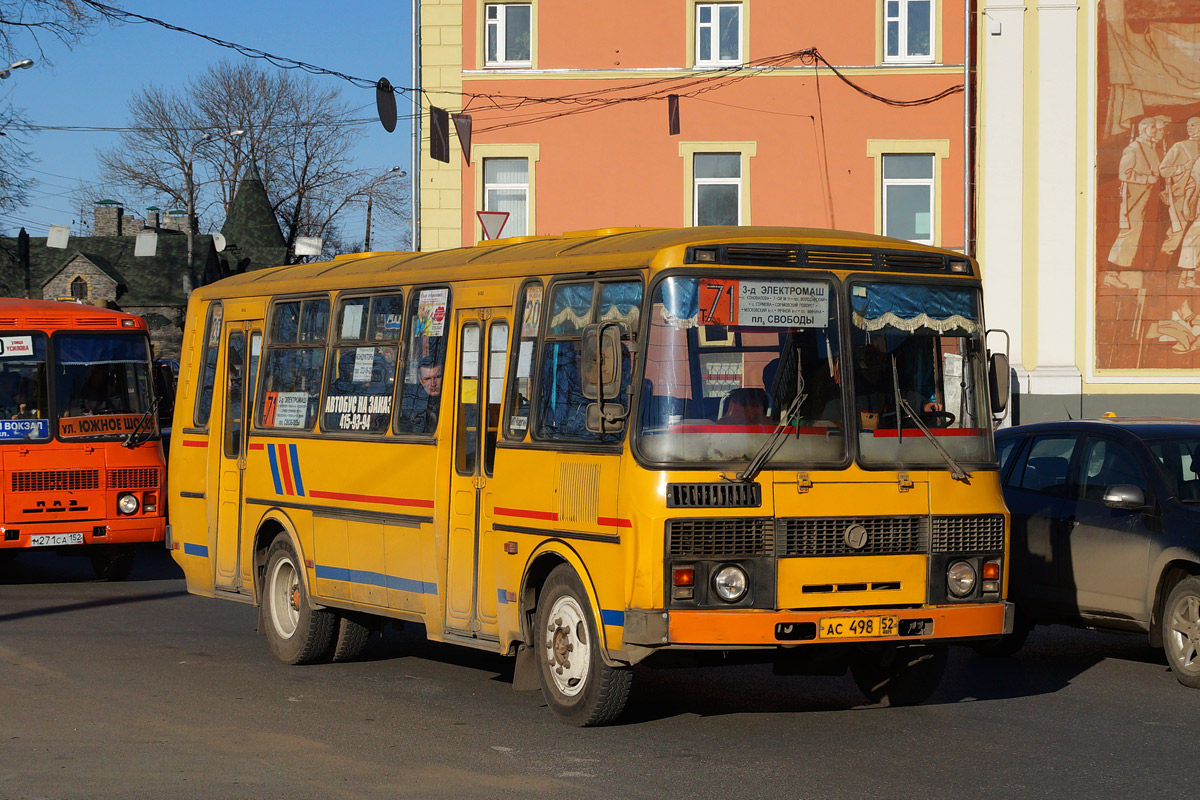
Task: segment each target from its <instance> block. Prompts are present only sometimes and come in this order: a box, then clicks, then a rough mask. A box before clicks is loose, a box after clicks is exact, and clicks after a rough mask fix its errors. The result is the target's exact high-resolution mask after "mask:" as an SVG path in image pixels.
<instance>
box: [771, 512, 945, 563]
mask: <svg viewBox="0 0 1200 800" xmlns="http://www.w3.org/2000/svg"><path fill="white" fill-rule="evenodd" d="M776 530H777V535H778V539H779V555H780V556H878V555H906V554H910V553H927V552H929V517H927V516H909V517H817V518H798V519H781V520H779V524H778V526H777V528H776Z"/></svg>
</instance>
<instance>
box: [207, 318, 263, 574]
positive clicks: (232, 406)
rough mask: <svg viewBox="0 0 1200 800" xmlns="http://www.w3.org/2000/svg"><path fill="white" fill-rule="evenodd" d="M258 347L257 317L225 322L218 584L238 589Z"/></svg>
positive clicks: (259, 336) (218, 502)
mask: <svg viewBox="0 0 1200 800" xmlns="http://www.w3.org/2000/svg"><path fill="white" fill-rule="evenodd" d="M261 352H262V323H261V322H259V321H251V322H229V323H228V324H227V325H226V327H225V376H224V381H223V382H222V391H223V397H224V403H223V404H222V406H223V414H222V415H221V417H220V419H219V421H218V420H214V423H216V424H217V425H220V430H219V431H214V433H216V434H217V435H219V436H220V441H221V446H220V447H221V452H220V466H219V468H218V474H219V475H220V478H219V486H218V489H217V537H216V549H217V552H216V558H215V559H214V560H215V563H216V575H215V576H214V579H213V585H214V587H215V588H217V589H225V590H227V591H234V592H237V591H241V589H242V588H243V587H242V569H241V566H242V565H241V563H240V558H241V555H240V554H241V550H242V513H241V508H242V490H243V484H244V478H245V473H246V439H247V435H246V434H247V431H248V430H249V428H250V426H249V421H250V414H251V413H252V409H253V405H254V381H255V377H256V376H257V375H258V358H259V354H260V353H261ZM214 438H215V437H214Z"/></svg>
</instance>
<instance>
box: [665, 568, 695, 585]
mask: <svg viewBox="0 0 1200 800" xmlns="http://www.w3.org/2000/svg"><path fill="white" fill-rule="evenodd" d="M671 583H673V584H675V585H676V586H695V585H696V568H695V567H675V568H674V569H673V570H671Z"/></svg>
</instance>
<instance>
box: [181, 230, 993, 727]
mask: <svg viewBox="0 0 1200 800" xmlns="http://www.w3.org/2000/svg"><path fill="white" fill-rule="evenodd" d="M982 305H983V304H982V298H981V283H980V276H979V271H978V265H977V264H976V263H975V262H974V261H973V260H972V259H970V258H967V257H964V256H962V255H960V254H956V253H953V252H949V251H945V250H939V249H934V248H931V247H925V246H921V245H916V244H912V243H909V242H903V241H898V240H892V239H885V238H881V237H876V236H869V235H861V234H851V233H844V232H837V231H824V230H813V229H801V228H769V227H710V228H689V229H678V230H672V229H608V230H599V231H588V232H577V233H569V234H565V235H563V236H559V237H527V238H520V239H507V240H499V241H494V242H485V243H483V244H480V245H478V246H476V247H472V248H463V249H458V250H448V251H441V252H430V253H361V254H353V255H347V256H340V257H338V258H335V259H334V260H333V261H330V262H324V263H313V264H300V265H294V266H286V267H278V268H275V269H270V270H263V271H259V272H251V273H246V274H243V275H238V276H235V277H231V278H227V279H225V280H223V281H220V282H219V283H216V284H214V285H211V286H206V287H204V288H202V289H198V290H196V291H195V292H193V294H192V296H191V299H190V301H189V306H188V315H187V327H186V330H185V333H184V342H183V354H182V360H181V375H182V378H183V379H182V380H181V381H180V387H181V389H180V393H179V396H178V400H177V403H176V412H175V413H176V416H175V420H174V430H175V431H176V433H175V435H176V436H177V437H178V438H179V440H180V441H179V442H178V444H177V445H176V446H175V447H173V448H172V453H171V460H170V465H169V478H170V479H169V482H168V483H169V494H170V504H171V507H170V512H171V513H170V519H171V530H170V532H169V534H168V542H167V546H168V547H169V548H170V549H171V550H172V551H173V555H174V557H175V559H176V560H177V561H178V563H179V564H180V565H181V567H182V568H183V571H184V573H185V575H186V579H187V586H188V590H189V591H190V592H192V593H195V594H199V595H206V596H214V597H223V598H227V599H232V600H238V601H241V602H245V603H252V604H257V605H260V606H261V612H260V613H261V621H262V624H261V626H260V628H261V630H263V631H264V632H265V633H266V636H267V638H268V641H269V643H270V646H271V648H272V650H273V651H274V653H275V654H276V655H277V656H278V657H279V658H280V659H282V660H283V661H285V662H288V663H294V664H301V663H312V662H320V661H330V660H332V661H340V660H345V659H349V658H353V657H354V656H356V655H357V654H359V653H360V652H361V650H362V648H363V646H364V644H365V642H366V641H367V638H368V636H369V635H370V633H371V632H372V631H373V630H376V629H378V628H380V627H381V626H382V625H383V624H384V623H386V622H388V621H389V620H391V621H412V622H416V623H420V624H421V625H423V626H424V628H425V631H426V634H427V635H428V637H429V638H430V639H434V640H437V641H444V642H452V643H455V644H461V645H466V646H469V647H475V648H481V649H484V650H489V651H493V652H498V653H503V654H509V655H512V656H515V657H516V664H515V668H514V686H515V687H516V688H536V687H538V686H539V685H540V688H541V690H542V692H543V694H544V696H545V699H546V701H547V703H548V705H549V706H550V708H551V709H552V710H553V711H554V712H555V713H556V714H557V715H558V716H559V717H560V718H562V719H564V720H565V721H567V722H570V723H574V724H577V725H596V724H603V723H606V722H610V721H612V720H613V719H615V718H616V717H617V716H618V715H619V714H620V713H621V711H622V709H623V707H624V705H625V703H626V700H627V698H628V694H629V689H630V683H631V667H632V666H633V665H636V664H639V663H642V662H646V663H653V662H659V663H661V664H667V663H673V662H675V661H683V662H685V663H708V662H709V661H716V662H719V663H745V662H752V661H758V662H763V661H769V662H772V663H773V664H774V665H775V668H776V671H777V672H779V673H781V674H845V672H846V670H847V669H849V670H850V672H851V674H852V676H853V678H854V679H855V681H856V682H857V684H858V685H859V686H860V687H861V689H862V690H863V692H864V693H865V694H866V696H867V698H868V699H869V700H871V701H873V702H884V701H887V702H890V703H892V704H910V703H919V702H922V701H924V700H925V699H926V698H927V697H928V696H929V695H930V694H931V693H932V692H933V691H934V689H935V688H936V687H937V685H938V682H939V680H940V679H941V675H942V671H943V669H944V666H945V662H946V649H947V645H948V644H949V643H951V642H969V641H973V640H975V641H983V640H986V639H988V638H989V637H997V636H999V635H1001V634H1003V633H1005V632H1007V631H1009V630H1010V629H1011V607H1010V606H1009V604H1008V603H1006V602H1005V601H1004V592H1005V587H1006V583H1005V581H1006V575H1007V573H1006V570H1005V564H1006V558H1007V537H1006V532H1007V529H1008V518H1007V512H1006V511H1005V507H1004V503H1003V500H1002V497H1001V492H1000V486H999V481H998V479H997V470H996V457H995V450H994V445H993V440H992V414H993V413H995V412H996V411H998V410H999V409H1000V408H1001V407H1002V406H1003V402H1004V398H1005V397H1006V396H1007V385H1008V384H1007V375H1008V367H1007V361H1006V358H1005V356H1004V355H1003V354H1000V353H997V354H994V355H990V356H989V354H988V352H987V350H986V342H985V338H986V337H985V328H984V324H983V314H982Z"/></svg>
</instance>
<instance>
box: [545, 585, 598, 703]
mask: <svg viewBox="0 0 1200 800" xmlns="http://www.w3.org/2000/svg"><path fill="white" fill-rule="evenodd" d="M544 644H545V659H546V666H547V672H548V673H549V675H550V679H551V680H552V681H553V682H554V687H555V688H556V689H557V690H558V691H559V693H560V694H562V695H564V696H566V697H574V696H575V695H577V694H579V693H580V692H582V691H583V688H584V686H585V685H586V684H587V676H588V672H589V671H590V669H591V652H592V651H591V647H590V646H589V642H588V629H587V618H586V617H585V616H584V613H583V609H582V608H580V607H579V603H578V602H576V600H575V598H574V597H570V596H567V597H560V598H559V599H558V600H557V601H555V603H554V605H553V606H552V607H551V608H550V614H549V615H548V617H547V620H546V629H545V631H544Z"/></svg>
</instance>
